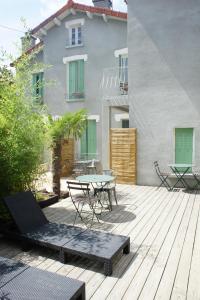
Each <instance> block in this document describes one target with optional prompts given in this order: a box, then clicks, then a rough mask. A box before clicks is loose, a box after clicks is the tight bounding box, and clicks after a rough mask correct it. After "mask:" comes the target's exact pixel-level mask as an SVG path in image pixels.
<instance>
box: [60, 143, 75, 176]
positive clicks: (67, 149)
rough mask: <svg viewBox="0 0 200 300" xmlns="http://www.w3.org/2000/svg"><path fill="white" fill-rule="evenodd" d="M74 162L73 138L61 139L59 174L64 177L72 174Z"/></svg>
mask: <svg viewBox="0 0 200 300" xmlns="http://www.w3.org/2000/svg"><path fill="white" fill-rule="evenodd" d="M73 164H74V140H73V139H67V140H63V141H62V150H61V176H62V177H66V176H70V175H71V174H72V170H73Z"/></svg>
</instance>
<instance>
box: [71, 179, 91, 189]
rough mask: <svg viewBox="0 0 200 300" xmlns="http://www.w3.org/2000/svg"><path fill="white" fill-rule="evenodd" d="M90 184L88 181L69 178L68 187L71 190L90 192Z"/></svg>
mask: <svg viewBox="0 0 200 300" xmlns="http://www.w3.org/2000/svg"><path fill="white" fill-rule="evenodd" d="M89 185H90V184H89V183H87V182H79V181H71V180H67V187H68V189H69V191H70V190H79V191H85V192H89V191H90V188H89Z"/></svg>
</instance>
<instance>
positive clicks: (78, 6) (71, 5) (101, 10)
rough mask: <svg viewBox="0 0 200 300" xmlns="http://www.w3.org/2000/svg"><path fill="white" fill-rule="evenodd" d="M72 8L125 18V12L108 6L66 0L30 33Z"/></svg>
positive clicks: (35, 31)
mask: <svg viewBox="0 0 200 300" xmlns="http://www.w3.org/2000/svg"><path fill="white" fill-rule="evenodd" d="M70 9H74V10H79V11H83V12H90V13H93V14H102V15H106V16H108V17H113V18H117V19H121V20H127V13H124V12H119V11H114V10H111V9H109V8H103V7H96V6H89V5H85V4H80V3H75V2H74V1H73V0H68V2H67V4H65V5H64V6H63V7H62V8H61V9H59V10H58V11H57V12H56V13H54V14H53V15H51V16H50V17H49V18H47V19H46V20H44V21H43V22H42V23H40V24H39V25H38V26H36V27H35V28H33V29H32V31H31V33H32V34H35V33H37V32H38V31H39V30H40V29H42V28H43V27H45V25H47V24H48V23H49V22H51V21H53V20H54V19H55V18H58V17H59V16H60V15H62V14H63V13H64V12H65V11H67V10H70Z"/></svg>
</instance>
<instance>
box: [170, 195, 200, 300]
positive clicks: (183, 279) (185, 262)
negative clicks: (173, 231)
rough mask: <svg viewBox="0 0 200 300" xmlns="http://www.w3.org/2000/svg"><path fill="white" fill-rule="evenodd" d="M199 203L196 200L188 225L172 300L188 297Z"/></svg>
mask: <svg viewBox="0 0 200 300" xmlns="http://www.w3.org/2000/svg"><path fill="white" fill-rule="evenodd" d="M199 205H200V202H199V201H196V202H195V206H194V210H193V212H192V217H191V221H190V224H189V226H188V231H187V234H186V238H185V242H184V247H183V251H182V254H181V259H180V262H179V266H178V270H177V273H176V278H175V282H174V286H173V290H172V294H171V299H172V300H174V299H186V294H187V286H188V280H189V272H190V266H191V259H192V254H193V247H194V238H195V233H196V227H197V221H198V215H199V207H200V206H199Z"/></svg>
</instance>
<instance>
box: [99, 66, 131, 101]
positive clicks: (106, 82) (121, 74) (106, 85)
mask: <svg viewBox="0 0 200 300" xmlns="http://www.w3.org/2000/svg"><path fill="white" fill-rule="evenodd" d="M101 89H102V96H103V99H112V98H115V97H118V98H119V97H120V98H121V96H127V95H128V67H121V68H120V67H119V68H107V69H104V71H103V76H102V80H101Z"/></svg>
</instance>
